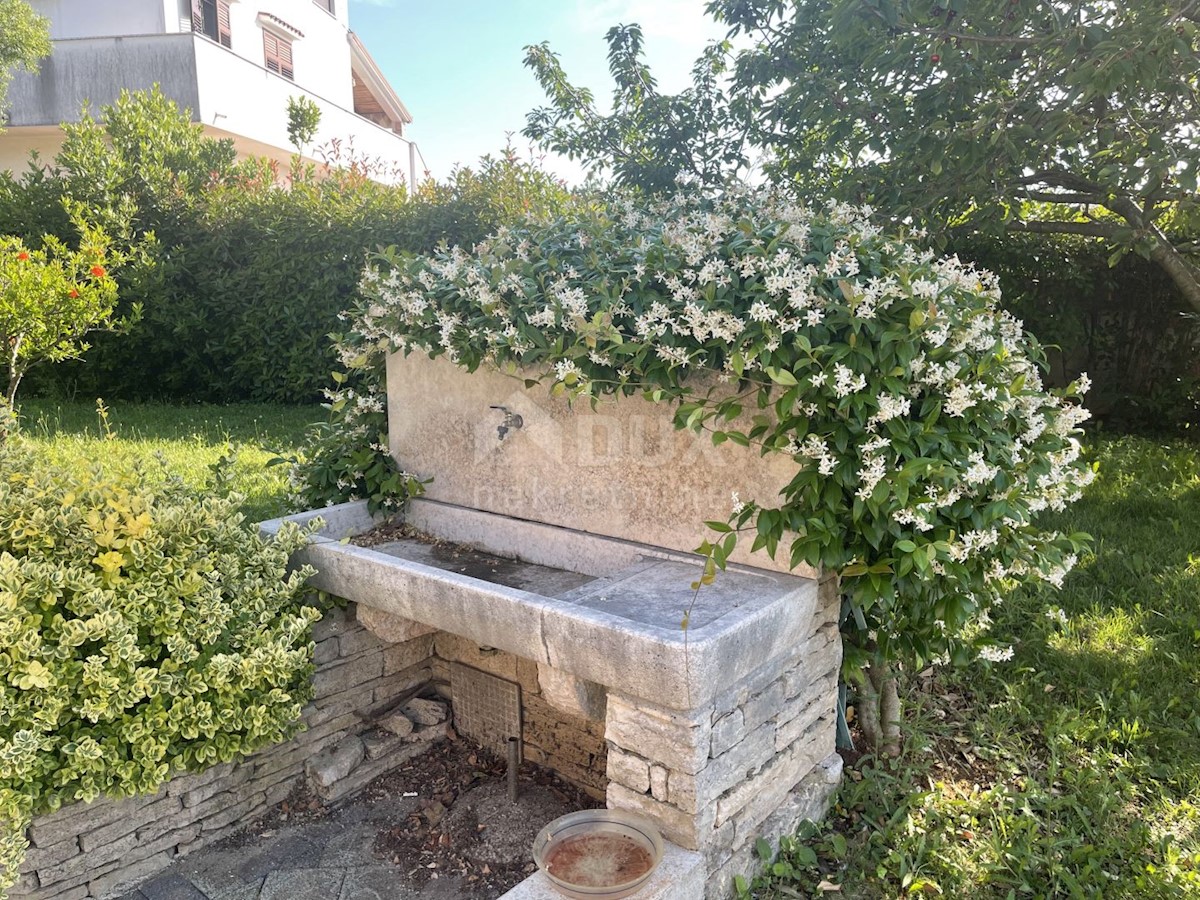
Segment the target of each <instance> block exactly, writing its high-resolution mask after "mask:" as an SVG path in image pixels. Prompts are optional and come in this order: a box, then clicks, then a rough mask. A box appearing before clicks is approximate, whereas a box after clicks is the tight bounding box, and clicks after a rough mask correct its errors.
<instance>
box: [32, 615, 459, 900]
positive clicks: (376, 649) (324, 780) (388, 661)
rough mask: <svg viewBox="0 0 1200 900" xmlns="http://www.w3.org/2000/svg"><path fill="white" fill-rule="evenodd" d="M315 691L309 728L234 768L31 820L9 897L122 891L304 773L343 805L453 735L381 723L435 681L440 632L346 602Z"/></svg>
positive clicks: (66, 899)
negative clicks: (378, 618) (374, 621)
mask: <svg viewBox="0 0 1200 900" xmlns="http://www.w3.org/2000/svg"><path fill="white" fill-rule="evenodd" d="M313 638H314V640H315V641H316V662H317V672H316V675H315V676H314V689H315V696H314V699H313V701H312V702H311V703H310V704H309V705H308V707H307V708H306V709H305V710H304V714H303V723H304V730H303V731H301V732H300V733H299V734H297V735H296V736H295V737H294V738H292V739H291V740H290V741H287V742H285V743H283V744H278V745H276V746H274V747H270V748H268V749H266V750H263V751H261V752H259V753H256V754H254V755H253V756H250V757H247V758H246V759H244V760H241V761H240V762H237V763H232V764H225V765H219V766H214V767H213V768H211V769H208V770H206V771H205V772H202V773H200V774H197V775H181V776H178V777H176V778H173V779H172V780H171V781H169V782H168V783H167V784H165V785H163V786H162V788H160V789H159V791H158V793H157V794H154V795H152V796H146V797H133V798H127V799H124V800H111V799H108V798H102V799H99V800H96V801H94V802H92V803H81V804H75V805H72V806H68V807H64V808H62V809H60V810H58V811H56V812H54V813H51V814H49V815H44V816H39V817H37V818H36V819H34V821H33V824H32V825H31V826H30V828H29V840H30V848H29V851H28V853H27V855H26V859H25V863H24V865H23V866H22V868H21V878H20V881H19V882H18V884H17V885H15V886H14V887H13V888H12V889H11V890H10V891H9V897H10V898H12V900H83V898H87V897H95V898H102V897H108V896H112V895H115V894H117V893H119V892H120V891H121V890H122V889H123V888H124V887H125V886H126V885H129V884H132V883H135V882H138V881H141V880H143V879H145V878H148V877H150V876H151V875H153V874H155V873H156V872H158V871H160V870H161V869H163V868H164V867H166V866H167V865H169V864H170V862H171V860H172V859H174V858H175V857H176V856H178V855H180V854H183V853H188V852H190V851H192V850H196V849H198V848H200V847H203V846H205V845H207V844H211V843H213V842H214V841H217V840H219V839H220V838H223V837H226V836H227V835H229V834H232V833H233V832H235V831H237V830H239V829H241V828H242V827H244V826H245V825H246V824H247V823H248V822H250V821H251V820H252V819H254V818H255V817H257V816H258V815H261V814H262V813H263V812H265V811H266V810H267V809H269V808H270V807H271V806H273V805H274V804H276V803H279V802H280V801H282V800H283V799H284V798H285V797H286V796H287V795H288V794H289V793H290V792H291V791H292V790H293V789H294V788H295V787H296V784H297V782H298V780H299V779H300V778H301V777H302V776H303V775H305V773H306V772H307V774H308V777H309V781H310V783H311V784H312V785H313V788H314V790H315V791H316V792H317V793H318V794H319V795H320V796H321V797H322V798H324V799H325V800H327V801H330V802H336V801H338V800H340V799H342V798H343V797H346V796H348V795H350V794H352V793H353V792H354V791H356V790H358V789H359V788H361V787H362V786H363V785H365V784H367V783H368V782H369V781H371V780H372V779H374V778H376V777H378V776H379V775H382V774H383V773H384V772H386V771H388V770H389V769H391V768H394V767H395V766H397V765H399V764H400V763H402V762H404V761H405V760H407V759H409V758H411V757H412V756H413V755H415V754H416V753H418V752H420V750H421V749H423V748H424V747H425V746H428V744H427V741H428V740H430V739H434V738H437V737H444V736H445V735H446V733H447V730H448V728H449V723H448V722H446V723H443V724H440V725H431V726H426V727H424V728H422V727H418V728H416V729H415V730H414V732H413V733H412V734H409V735H407V736H405V737H401V736H399V735H387V736H383V735H381V734H380V733H379V732H377V731H376V730H374V729H373V728H372V726H373V724H374V722H375V719H376V717H377V716H378V715H380V714H382V713H384V712H386V711H388V710H389V709H391V708H392V707H395V706H396V705H397V704H398V703H400V702H402V701H404V700H405V699H406V698H407V696H408V695H410V694H411V693H412V692H413V691H415V690H418V689H420V688H421V687H422V686H425V685H427V684H428V683H429V681H430V679H431V678H432V674H433V669H432V662H433V660H432V655H433V635H432V634H425V635H422V636H418V637H416V638H414V639H411V640H409V641H406V642H405V643H402V644H391V643H389V642H387V641H384V640H382V639H380V638H379V637H376V636H375V635H374V634H372V633H371V632H369V631H368V630H367V629H365V628H364V627H363V626H362V625H361V624H359V623H358V622H357V621H355V618H354V611H353V609H352V608H350V609H337V610H333V611H331V612H330V613H329V614H327V615H326V616H325V617H324V618H323V619H322V620H321V621H320V622H318V623H317V624H316V625H315V626H314V627H313Z"/></svg>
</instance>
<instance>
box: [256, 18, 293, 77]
mask: <svg viewBox="0 0 1200 900" xmlns="http://www.w3.org/2000/svg"><path fill="white" fill-rule="evenodd" d="M263 60H264V62H265V63H266V66H267V68H268V69H270V70H271V71H272V72H274V73H275V74H277V75H282V76H283V77H284V78H286V79H288V80H289V81H295V80H296V79H295V73H294V72H293V70H292V42H291V41H289V40H288V39H287V38H285V37H281V36H280V35H277V34H275V33H274V32H272V31H268V30H267V29H265V28H264V29H263Z"/></svg>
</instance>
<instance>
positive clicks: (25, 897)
mask: <svg viewBox="0 0 1200 900" xmlns="http://www.w3.org/2000/svg"><path fill="white" fill-rule="evenodd" d="M90 896H91V894H89V893H88V886H87V883H86V882H83V883H80V884H75V885H72V886H70V887H67V886H65V885H62V886H60V885H50V886H49V887H44V888H39V889H37V890H34V891H31V892H29V893H24V894H23V893H19V892H16V891H15V890H10V891H9V892H8V897H9V900H86V898H88V897H90Z"/></svg>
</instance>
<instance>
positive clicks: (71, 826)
mask: <svg viewBox="0 0 1200 900" xmlns="http://www.w3.org/2000/svg"><path fill="white" fill-rule="evenodd" d="M153 801H154V796H149V797H128V798H126V799H123V800H111V799H109V798H107V797H101V798H98V799H96V800H93V801H92V802H91V803H72V804H70V805H69V806H64V807H61V808H60V809H57V810H55V811H54V812H52V813H49V814H47V815H43V816H38V817H37V818H35V819H34V820H33V823H32V824H31V825H30V826H29V831H28V836H29V840H30V843H31V844H32V845H33V846H34V847H48V846H50V845H51V844H60V843H62V842H63V841H65V840H70V839H71V838H74V837H78V836H79V833H80V831H83V830H87V829H96V828H99V827H100V826H102V825H107V824H109V823H110V822H115V821H117V820H118V819H123V818H126V817H128V816H131V815H133V813H134V812H135V811H137V810H138V809H140V808H141V807H143V806H145V805H146V804H147V803H152V802H153Z"/></svg>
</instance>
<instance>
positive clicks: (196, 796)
mask: <svg viewBox="0 0 1200 900" xmlns="http://www.w3.org/2000/svg"><path fill="white" fill-rule="evenodd" d="M279 746H283V747H286V746H287V744H280V745H279ZM256 768H257V766H256V763H255V761H254V758H253V757H251V758H250V759H247V760H245V761H243V762H241V763H239V764H238V765H237V766H235V767H234V768H233V769H232V771H230V772H228V773H227V774H226V775H225V777H224V778H220V779H217V780H214V781H210V782H209V783H208V784H202V785H200V786H199V787H194V788H192V789H191V790H190V791H188V792H187V793H185V794H184V795H183V798H182V799H183V805H184V806H188V807H191V806H199V805H200V804H201V803H203V802H204V801H205V800H207V799H208V798H209V797H213V796H215V795H217V794H220V793H223V792H225V791H231V790H234V789H235V788H237V786H238V785H240V784H242V783H243V782H244V781H246V779H248V778H249V777H250V776H251V774H253V772H254V770H255V769H256Z"/></svg>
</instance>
